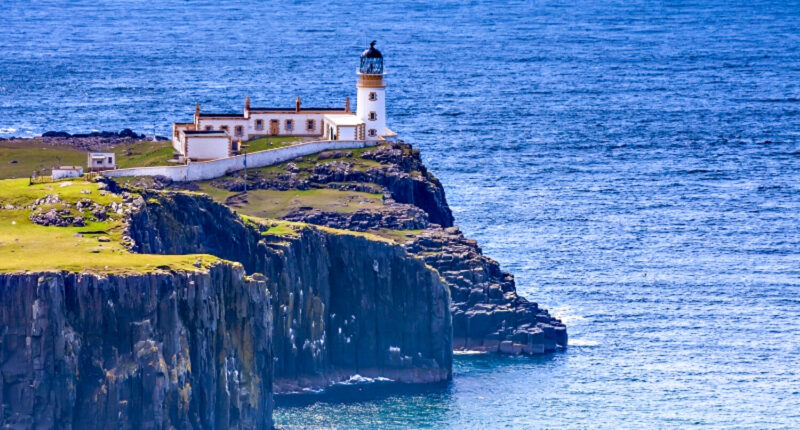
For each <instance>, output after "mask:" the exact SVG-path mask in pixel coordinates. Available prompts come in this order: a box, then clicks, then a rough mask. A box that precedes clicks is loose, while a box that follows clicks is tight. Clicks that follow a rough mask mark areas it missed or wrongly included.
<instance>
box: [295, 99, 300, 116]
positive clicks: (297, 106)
mask: <svg viewBox="0 0 800 430" xmlns="http://www.w3.org/2000/svg"><path fill="white" fill-rule="evenodd" d="M294 103H295V107H294V111H295V112H296V113H300V96H297V100H295V102H294Z"/></svg>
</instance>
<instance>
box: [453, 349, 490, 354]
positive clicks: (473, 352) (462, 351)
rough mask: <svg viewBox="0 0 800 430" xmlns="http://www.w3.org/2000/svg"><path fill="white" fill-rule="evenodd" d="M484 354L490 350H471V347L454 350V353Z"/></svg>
mask: <svg viewBox="0 0 800 430" xmlns="http://www.w3.org/2000/svg"><path fill="white" fill-rule="evenodd" d="M482 354H488V352H486V351H474V350H471V349H466V350H463V349H462V350H458V351H453V355H482Z"/></svg>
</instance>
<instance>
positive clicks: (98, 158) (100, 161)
mask: <svg viewBox="0 0 800 430" xmlns="http://www.w3.org/2000/svg"><path fill="white" fill-rule="evenodd" d="M87 158H88V159H87V160H86V167H87V168H88V169H89V171H90V172H99V171H102V170H112V169H116V168H117V155H116V154H114V153H113V152H90V153H89V156H88V157H87Z"/></svg>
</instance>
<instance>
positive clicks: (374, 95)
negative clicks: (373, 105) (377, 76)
mask: <svg viewBox="0 0 800 430" xmlns="http://www.w3.org/2000/svg"><path fill="white" fill-rule="evenodd" d="M375 100H378V93H376V92H375V91H373V92H371V93H369V101H371V102H374V101H375Z"/></svg>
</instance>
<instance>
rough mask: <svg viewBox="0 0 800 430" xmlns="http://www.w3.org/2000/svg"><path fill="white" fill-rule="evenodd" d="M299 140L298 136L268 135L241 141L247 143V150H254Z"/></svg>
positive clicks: (284, 144) (272, 147)
mask: <svg viewBox="0 0 800 430" xmlns="http://www.w3.org/2000/svg"><path fill="white" fill-rule="evenodd" d="M299 141H300V138H299V137H295V136H270V137H259V138H256V139H252V140H248V141H247V142H242V145H247V152H256V151H264V150H267V149H275V148H280V147H283V146H288V145H290V144H292V143H296V142H299Z"/></svg>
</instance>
